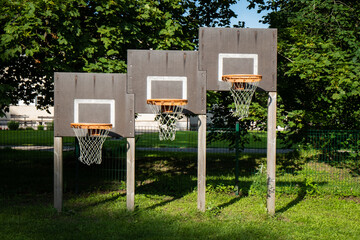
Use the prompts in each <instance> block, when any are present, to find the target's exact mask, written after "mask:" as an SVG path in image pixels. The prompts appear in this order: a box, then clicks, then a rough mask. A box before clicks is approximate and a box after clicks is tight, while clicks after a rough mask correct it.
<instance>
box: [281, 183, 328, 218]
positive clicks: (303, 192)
mask: <svg viewBox="0 0 360 240" xmlns="http://www.w3.org/2000/svg"><path fill="white" fill-rule="evenodd" d="M293 184H294V183H292V184H291V185H293ZM325 184H327V183H326V182H309V181H307V180H306V179H305V180H304V181H303V182H297V185H298V186H300V188H299V190H298V193H297V195H296V198H295V199H294V200H292V201H291V202H289V203H288V204H287V205H286V206H284V207H282V208H280V209H279V210H277V211H276V213H277V214H280V213H284V212H286V211H287V210H289V209H290V208H292V207H295V206H296V205H298V204H299V203H300V202H302V201H303V200H304V199H305V197H306V196H307V195H311V194H315V193H317V191H318V186H321V185H325Z"/></svg>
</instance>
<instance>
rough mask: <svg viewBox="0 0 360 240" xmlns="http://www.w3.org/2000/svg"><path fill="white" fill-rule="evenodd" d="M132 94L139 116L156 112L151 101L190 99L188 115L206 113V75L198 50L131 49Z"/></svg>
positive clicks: (186, 110)
mask: <svg viewBox="0 0 360 240" xmlns="http://www.w3.org/2000/svg"><path fill="white" fill-rule="evenodd" d="M127 61H128V82H127V87H128V93H132V94H134V95H135V113H152V111H151V108H150V106H149V105H148V104H147V99H186V100H188V103H187V105H186V106H185V107H184V112H185V113H186V112H191V113H193V114H205V113H206V73H205V72H203V71H199V68H198V53H197V52H194V51H158V50H128V60H127Z"/></svg>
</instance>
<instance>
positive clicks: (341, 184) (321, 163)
mask: <svg viewBox="0 0 360 240" xmlns="http://www.w3.org/2000/svg"><path fill="white" fill-rule="evenodd" d="M307 143H308V149H309V150H308V153H307V154H308V155H307V156H306V157H307V162H306V164H305V165H304V168H303V170H302V172H303V173H304V174H305V175H306V176H307V177H308V178H311V180H312V181H314V182H315V183H316V184H317V185H318V186H322V187H321V189H323V191H324V192H328V193H334V192H336V193H341V194H345V195H353V194H359V193H360V175H359V174H360V131H350V130H349V131H326V130H313V131H310V132H309V134H308V140H307Z"/></svg>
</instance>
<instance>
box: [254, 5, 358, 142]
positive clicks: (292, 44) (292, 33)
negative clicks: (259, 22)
mask: <svg viewBox="0 0 360 240" xmlns="http://www.w3.org/2000/svg"><path fill="white" fill-rule="evenodd" d="M248 2H249V8H257V9H258V11H259V12H261V11H263V10H270V13H269V14H268V15H267V16H266V17H265V18H264V20H263V22H265V23H269V24H270V27H273V28H278V92H279V95H280V96H281V97H282V100H283V105H284V109H283V110H284V112H283V113H284V115H283V119H284V122H285V123H286V125H287V126H288V127H289V128H290V130H292V132H293V133H295V134H294V135H293V137H294V140H296V141H300V140H301V139H302V138H303V136H305V135H304V134H299V133H304V132H305V131H306V130H307V129H309V128H317V129H357V128H358V127H359V125H360V109H359V102H360V82H359V76H360V1H358V0H348V1H334V0H311V1H308V0H277V1H273V0H272V1H270V0H248Z"/></svg>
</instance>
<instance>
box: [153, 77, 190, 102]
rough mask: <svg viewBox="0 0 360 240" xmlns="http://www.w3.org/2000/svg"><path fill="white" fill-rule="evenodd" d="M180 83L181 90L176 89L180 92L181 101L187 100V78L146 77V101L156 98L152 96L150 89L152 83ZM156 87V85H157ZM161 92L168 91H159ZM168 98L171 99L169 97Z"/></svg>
mask: <svg viewBox="0 0 360 240" xmlns="http://www.w3.org/2000/svg"><path fill="white" fill-rule="evenodd" d="M155 81H156V82H164V83H166V82H181V86H182V89H178V90H177V91H181V97H182V99H187V77H184V76H148V77H147V79H146V82H147V89H146V97H147V99H152V98H156V97H154V96H152V92H153V91H152V87H153V86H154V84H153V82H155ZM157 86H158V85H157ZM161 91H165V92H166V91H168V89H161ZM168 98H173V97H171V96H169V97H168Z"/></svg>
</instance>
